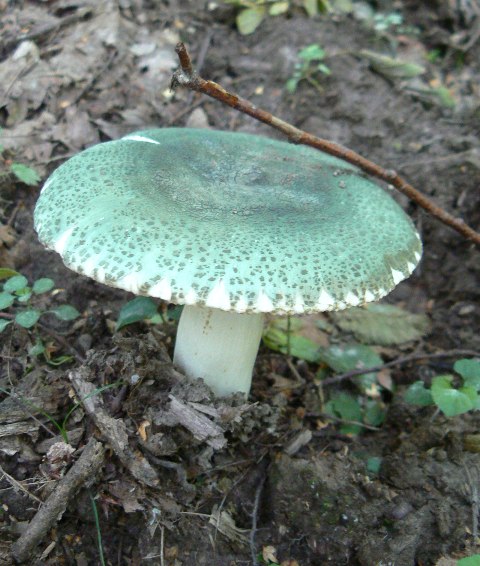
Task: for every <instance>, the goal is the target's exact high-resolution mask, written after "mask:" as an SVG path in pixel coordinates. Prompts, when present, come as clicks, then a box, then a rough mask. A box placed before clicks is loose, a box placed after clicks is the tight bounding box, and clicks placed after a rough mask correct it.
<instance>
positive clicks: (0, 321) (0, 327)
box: [0, 318, 13, 332]
mask: <svg viewBox="0 0 480 566" xmlns="http://www.w3.org/2000/svg"><path fill="white" fill-rule="evenodd" d="M12 322H13V320H5V319H4V318H0V332H3V331H4V330H5V328H7V326H8V325H9V324H12Z"/></svg>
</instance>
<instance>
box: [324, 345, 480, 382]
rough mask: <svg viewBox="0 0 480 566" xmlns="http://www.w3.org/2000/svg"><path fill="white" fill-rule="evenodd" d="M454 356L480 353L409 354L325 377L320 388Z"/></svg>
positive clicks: (454, 351) (476, 355)
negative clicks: (360, 376) (389, 369)
mask: <svg viewBox="0 0 480 566" xmlns="http://www.w3.org/2000/svg"><path fill="white" fill-rule="evenodd" d="M456 356H472V357H474V358H477V357H480V352H475V350H449V351H448V352H437V353H436V354H410V355H409V356H404V357H403V358H397V359H396V360H393V361H391V362H387V363H386V364H382V365H379V366H373V367H369V368H360V369H352V370H351V371H347V372H345V373H341V374H340V375H335V376H334V377H327V379H324V380H322V386H325V385H333V384H335V383H340V382H341V381H345V380H346V379H350V378H351V377H358V376H359V375H364V374H366V373H370V372H372V371H381V370H382V369H385V368H391V367H394V366H401V365H403V364H407V363H408V362H414V361H416V360H425V359H426V360H434V359H439V358H455V357H456Z"/></svg>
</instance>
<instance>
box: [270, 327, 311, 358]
mask: <svg viewBox="0 0 480 566" xmlns="http://www.w3.org/2000/svg"><path fill="white" fill-rule="evenodd" d="M292 330H293V329H292ZM263 342H264V344H265V346H267V348H270V350H274V351H275V352H281V353H282V354H288V331H287V330H285V329H283V328H279V327H277V326H275V325H274V324H271V325H270V326H269V327H268V328H267V330H266V331H265V333H264V334H263ZM290 355H292V356H294V357H295V358H299V359H301V360H305V361H307V362H319V361H320V356H319V345H318V344H315V342H313V341H312V340H310V339H308V338H305V337H304V336H300V335H298V334H295V333H294V332H293V331H291V332H290Z"/></svg>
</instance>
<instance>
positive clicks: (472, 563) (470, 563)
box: [457, 554, 480, 566]
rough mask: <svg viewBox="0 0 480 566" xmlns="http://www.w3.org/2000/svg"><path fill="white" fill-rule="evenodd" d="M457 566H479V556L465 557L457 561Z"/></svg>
mask: <svg viewBox="0 0 480 566" xmlns="http://www.w3.org/2000/svg"><path fill="white" fill-rule="evenodd" d="M457 566H480V554H474V555H473V556H466V557H465V558H460V560H458V561H457Z"/></svg>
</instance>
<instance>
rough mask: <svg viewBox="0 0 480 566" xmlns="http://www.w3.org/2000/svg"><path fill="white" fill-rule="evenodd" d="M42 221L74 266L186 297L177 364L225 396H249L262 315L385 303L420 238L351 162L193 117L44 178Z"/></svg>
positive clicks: (102, 278)
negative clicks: (187, 124) (198, 125)
mask: <svg viewBox="0 0 480 566" xmlns="http://www.w3.org/2000/svg"><path fill="white" fill-rule="evenodd" d="M35 228H36V230H37V232H38V235H39V238H40V240H41V241H42V242H43V244H44V245H45V246H46V247H48V248H50V249H53V250H55V251H57V252H58V253H59V254H60V255H61V256H62V258H63V261H64V263H65V265H66V266H67V267H69V268H70V269H73V270H74V271H76V272H77V273H81V274H84V275H87V276H89V277H92V278H93V279H95V280H97V281H99V282H101V283H105V284H106V285H111V286H113V287H119V288H121V289H126V290H128V291H132V292H133V293H136V294H139V295H149V296H152V297H159V298H161V299H163V300H165V301H168V302H171V303H176V304H183V305H185V308H184V310H183V313H182V316H181V319H180V323H179V328H178V333H177V338H176V345H175V354H174V363H175V364H176V365H177V366H178V367H179V368H180V369H181V370H182V371H183V372H184V373H185V374H186V375H187V376H189V377H192V378H203V379H204V380H205V381H206V382H207V383H208V384H209V385H210V387H211V388H212V389H213V391H214V392H215V393H216V394H217V395H227V394H230V393H233V392H236V391H241V392H243V393H244V394H245V395H247V394H248V392H249V390H250V386H251V378H252V371H253V365H254V362H255V357H256V353H257V350H258V346H259V343H260V339H261V335H262V328H263V321H264V315H265V313H273V314H304V313H313V312H318V311H330V310H340V309H345V308H348V307H353V306H357V305H363V304H365V303H368V302H370V301H376V300H378V299H380V298H381V297H383V296H385V295H386V294H387V293H389V292H390V291H391V290H392V289H393V288H394V287H395V286H396V285H397V284H398V283H399V282H400V281H402V280H403V279H405V278H406V277H408V276H409V275H410V274H411V273H412V271H413V270H414V268H415V266H416V265H417V263H418V261H419V260H420V257H421V250H422V246H421V242H420V238H419V236H418V234H417V232H416V231H415V228H414V226H413V224H412V222H411V220H410V218H409V217H408V216H407V215H406V214H405V213H404V212H403V210H402V209H401V208H400V206H399V205H398V204H397V203H396V202H395V201H394V200H393V199H392V198H391V197H390V196H389V195H388V194H387V193H386V192H385V191H384V190H383V189H382V188H380V187H379V186H377V185H376V184H374V183H373V182H371V181H370V180H368V179H367V178H365V176H364V174H363V173H362V172H361V171H359V170H358V169H357V168H355V167H354V166H352V165H350V164H348V163H346V162H344V161H341V160H339V159H336V158H334V157H331V156H329V155H326V154H323V153H320V152H318V151H316V150H313V149H311V148H308V147H305V146H295V145H291V144H289V143H286V142H281V141H276V140H272V139H268V138H264V137H260V136H254V135H249V134H244V133H232V132H221V131H213V130H208V131H207V130H196V129H188V128H185V129H182V128H164V129H155V130H146V131H140V132H136V133H133V134H130V135H127V136H126V137H124V138H122V139H120V140H117V141H111V142H107V143H102V144H99V145H96V146H93V147H91V148H89V149H87V150H85V151H83V152H82V153H80V154H78V155H76V156H75V157H73V158H71V159H69V160H68V161H67V162H66V163H64V164H63V165H61V166H60V167H59V168H58V169H57V170H56V171H54V173H53V174H52V175H51V177H50V178H49V179H48V180H47V182H46V183H45V185H44V187H43V189H42V192H41V194H40V197H39V199H38V202H37V206H36V209H35Z"/></svg>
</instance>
